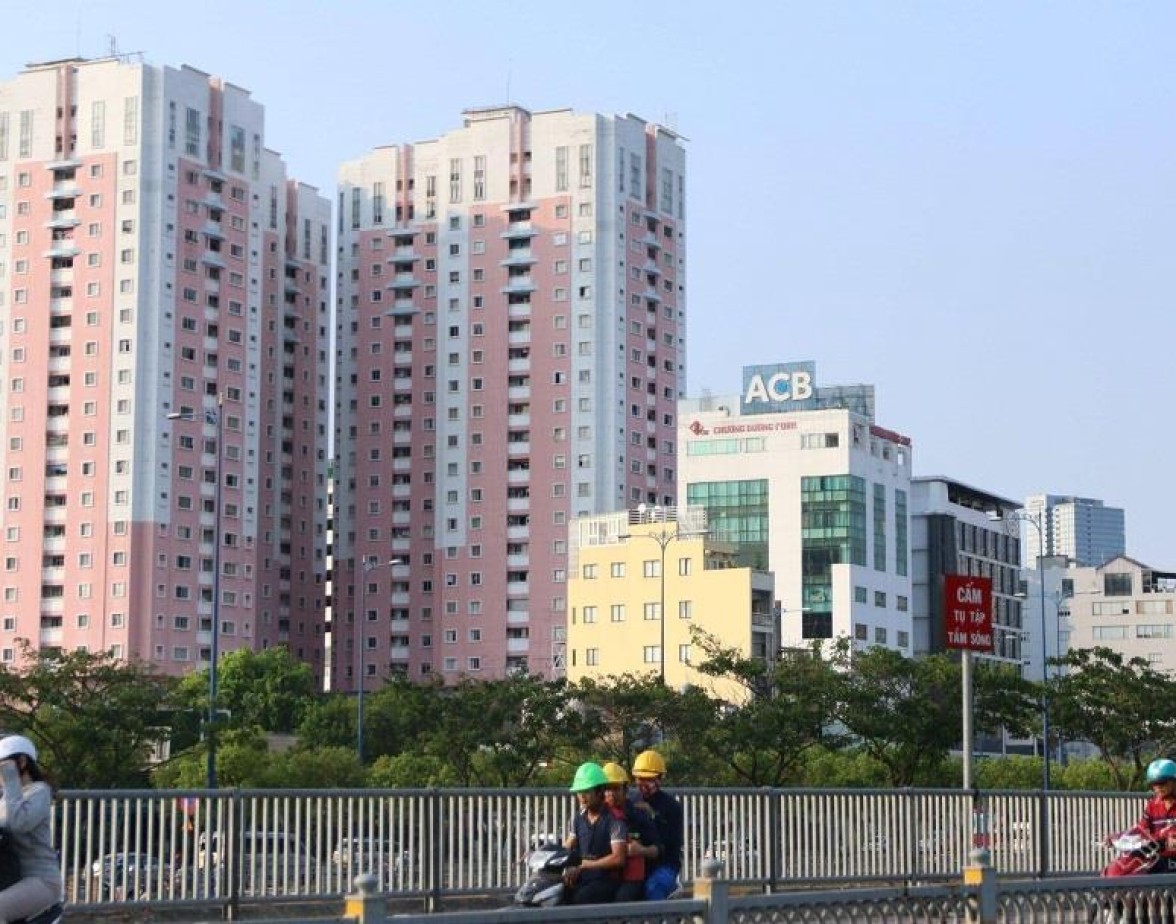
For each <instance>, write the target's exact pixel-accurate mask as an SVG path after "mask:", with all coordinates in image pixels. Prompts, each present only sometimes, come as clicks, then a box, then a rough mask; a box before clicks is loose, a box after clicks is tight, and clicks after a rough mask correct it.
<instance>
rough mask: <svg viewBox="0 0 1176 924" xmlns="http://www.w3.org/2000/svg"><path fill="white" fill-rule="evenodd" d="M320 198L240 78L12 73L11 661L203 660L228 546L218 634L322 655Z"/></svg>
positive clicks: (6, 162)
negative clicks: (28, 657) (84, 652)
mask: <svg viewBox="0 0 1176 924" xmlns="http://www.w3.org/2000/svg"><path fill="white" fill-rule="evenodd" d="M329 216H330V203H329V202H328V201H326V200H324V199H323V198H322V197H320V196H319V195H318V194H317V193H316V192H315V191H314V190H312V189H310V188H308V187H305V186H300V185H298V184H295V183H292V182H290V181H288V180H287V178H286V175H285V167H284V165H283V163H282V160H281V158H280V157H279V156H278V155H277V154H275V153H273V152H272V151H269V150H267V149H266V148H265V146H264V112H263V109H262V107H261V106H260V105H258V104H257V103H256V102H254V101H253V100H251V99H250V97H249V94H248V93H247V92H246V91H244V90H241V89H240V88H238V87H235V86H233V85H232V84H229V83H226V82H223V81H221V80H219V79H217V78H212V77H209V76H208V75H207V74H204V73H201V72H199V71H196V70H193V69H191V68H187V67H185V68H181V69H179V70H176V69H173V68H169V67H154V66H149V65H146V64H142V63H138V62H135V61H131V60H127V59H123V58H108V59H103V60H94V61H84V60H65V61H56V62H51V63H47V64H43V65H34V66H31V67H29V68H28V69H27V70H25V71H24V72H22V73H21V74H20V75H18V76H17V77H15V78H14V79H12V80H10V81H8V82H6V83H3V84H0V325H2V330H3V341H2V349H3V355H2V368H3V383H2V385H3V387H2V388H0V434H2V442H0V453H2V454H3V466H2V468H0V471H3V472H4V479H3V482H2V484H3V488H2V494H3V502H2V504H0V529H2V532H0V537H2V539H3V541H4V553H3V558H4V571H5V574H4V581H3V600H2V601H0V661H6V662H10V661H13V660H15V659H17V658H18V657H19V649H18V640H22V639H23V640H27V641H28V642H30V643H31V644H32V646H33V647H34V648H47V647H56V648H63V649H66V650H72V649H77V648H86V649H90V650H93V651H98V650H104V651H110V652H113V653H114V654H115V655H116V656H118V657H122V658H132V657H135V658H141V659H144V660H147V661H151V662H154V663H155V664H156V665H157V666H158V667H160V668H162V669H164V670H167V671H170V672H173V673H181V672H184V671H187V670H191V669H192V668H193V667H195V666H197V665H199V664H201V663H202V662H207V660H208V659H209V658H210V655H211V643H212V636H213V594H214V586H215V585H214V571H215V565H216V563H217V562H219V563H220V581H219V588H220V606H219V616H220V631H219V634H218V638H219V642H220V647H221V651H222V652H223V651H227V650H232V649H234V648H238V647H253V648H263V647H266V646H269V645H277V644H281V643H287V644H289V646H290V648H291V650H292V651H293V652H294V654H295V655H296V656H298V657H299V658H302V659H304V660H305V661H307V662H308V663H310V664H312V665H313V666H314V667H315V668H316V669H319V670H321V669H322V667H323V663H324V639H323V633H322V623H321V615H320V614H321V613H322V611H323V606H324V599H323V598H324V576H325V546H326V539H325V528H326V489H325V481H326V470H327V462H328V460H327V436H328V435H327V432H326V431H327V414H328V406H327V397H326V395H327V386H328V382H327V369H328V357H327V354H326V345H327V342H328V327H327V324H328V306H327V285H328V275H327V273H328V269H327V267H328V258H329V242H328V236H329V233H330V219H329ZM169 414H170V415H182V416H183V417H184V418H185V419H181V420H174V419H173V420H169V419H168V415H169ZM218 433H219V434H221V436H222V437H223V439H222V442H223V445H218V440H217V436H218ZM218 473H219V475H220V483H219V484H217V475H218ZM218 500H219V509H218ZM218 539H219V542H220V549H219V554H218V552H217V541H218Z"/></svg>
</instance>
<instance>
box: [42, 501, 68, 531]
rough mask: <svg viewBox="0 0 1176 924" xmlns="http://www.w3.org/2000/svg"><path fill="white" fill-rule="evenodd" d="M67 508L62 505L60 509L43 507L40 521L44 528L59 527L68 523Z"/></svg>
mask: <svg viewBox="0 0 1176 924" xmlns="http://www.w3.org/2000/svg"><path fill="white" fill-rule="evenodd" d="M68 510H69V508H68V507H65V506H64V505H63V506H61V507H48V506H47V507H45V510H44V511H43V513H42V516H41V521H42V524H43V525H45V526H61V525H62V524H64V523H66V522H68Z"/></svg>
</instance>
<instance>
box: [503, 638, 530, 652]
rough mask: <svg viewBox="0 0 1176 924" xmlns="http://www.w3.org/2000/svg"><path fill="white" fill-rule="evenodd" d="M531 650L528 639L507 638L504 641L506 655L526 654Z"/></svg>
mask: <svg viewBox="0 0 1176 924" xmlns="http://www.w3.org/2000/svg"><path fill="white" fill-rule="evenodd" d="M530 650H531V640H530V639H529V638H508V639H507V640H506V653H507V654H526V653H527V652H528V651H530Z"/></svg>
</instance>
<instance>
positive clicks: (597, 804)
mask: <svg viewBox="0 0 1176 924" xmlns="http://www.w3.org/2000/svg"><path fill="white" fill-rule="evenodd" d="M607 784H608V778H607V777H606V776H605V775H604V770H603V769H601V767H600V765H599V764H595V763H592V762H588V763H584V764H581V765H580V767H579V769H578V770H576V776H575V778H574V779H573V780H572V785H571V787H570V788H571V791H572V792H574V793H575V794H576V800H577V802H578V803H579V811H578V812H576V815H575V817H574V818H573V819H572V833H571V835H570V836H569V837H568V839H567V841H566V846H567V847H568V849H570V850H575V851H576V852H577V853H578V854H579V855H580V862H579V864H578V865H576V866H570V867H568V869H567V871H566V872H565V873H564V884H565V885H566V886H567V888H568V892H569V900H570V902H571V903H572V904H573V905H589V904H597V903H600V902H611V901H614V900H615V898H616V892H617V886H619V885H620V882H621V870H623V869H624V867H625V854H626V849H627V845H628V841H629V829H628V828H627V827H625V821H624V819H623V818H618V817H617V816H616V815H615V814H614V813H613V812H612V811H611V810H610V809H609V807H608V805H607V804H606V803H605V800H604V791H605V787H606V786H607Z"/></svg>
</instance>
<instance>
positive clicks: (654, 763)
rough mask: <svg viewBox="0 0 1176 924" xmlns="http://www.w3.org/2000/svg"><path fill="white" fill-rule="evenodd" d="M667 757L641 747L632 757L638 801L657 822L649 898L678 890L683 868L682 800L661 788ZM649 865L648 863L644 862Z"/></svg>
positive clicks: (647, 882)
mask: <svg viewBox="0 0 1176 924" xmlns="http://www.w3.org/2000/svg"><path fill="white" fill-rule="evenodd" d="M665 775H666V761H665V758H663V757H662V756H661V754H659V753H658V752H657V751H654V750H648V751H642V752H641V753H640V754H638V755H637V759H636V760H635V761H633V777H634V778H635V779H636V780H637V788H638V789H639V790H640V791H641V802H639V803H638V804H639V805H640V804H642V803H644V804H645V805H647V806H649V810H650V811H651V812H652V813H653V822H654V824H655V825H656V826H657V833H658V842H659V846H658V855H657V859H656V860H654V861H653V864H652V867H651V868H650V869H649V871H648V872H647V873H646V876H645V897H646V898H647V899H649V900H650V901H660V900H662V899H665V898H669V897H670V896H671V895H672V894H673V893H674V892H676V891H677V890H678V885H679V882H678V876H679V874H680V873H681V872H682V842H683V840H684V836H685V834H684V822H683V818H682V803H680V802H679V801H678V800H677V799H675V798H674V797H673V796H671V795H670V794H669V793H668V792H666V791H665V790H664V789H662V779H663V778H664V777H665ZM647 865H648V864H647Z"/></svg>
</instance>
